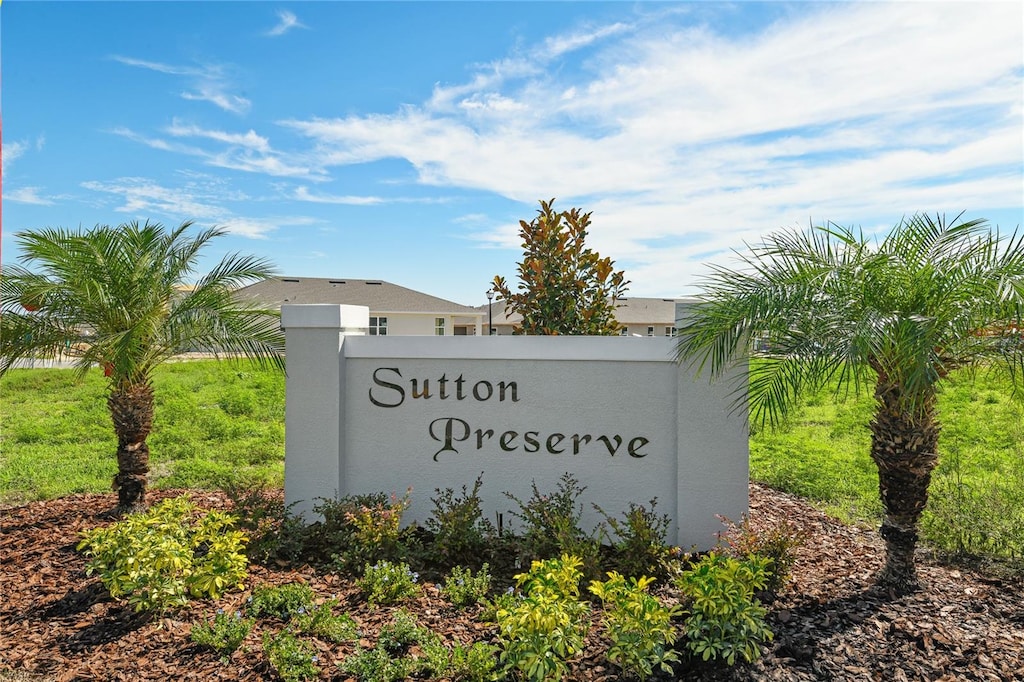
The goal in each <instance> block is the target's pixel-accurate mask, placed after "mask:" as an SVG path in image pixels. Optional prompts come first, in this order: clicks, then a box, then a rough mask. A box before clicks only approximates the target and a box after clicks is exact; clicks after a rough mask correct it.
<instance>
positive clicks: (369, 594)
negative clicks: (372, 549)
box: [356, 561, 420, 605]
mask: <svg viewBox="0 0 1024 682" xmlns="http://www.w3.org/2000/svg"><path fill="white" fill-rule="evenodd" d="M419 578H420V574H419V573H416V572H415V571H413V570H412V569H411V568H409V564H407V563H405V562H399V563H391V562H390V561H378V562H377V563H375V564H372V565H371V564H366V567H365V568H364V569H363V577H362V578H359V579H358V580H357V581H356V585H357V586H358V587H359V589H360V590H362V592H363V594H365V595H366V600H367V601H368V602H370V604H374V605H377V604H383V605H387V604H396V603H398V602H400V601H402V600H403V599H411V598H412V597H415V596H416V595H418V594H419V593H420V585H419V583H418V582H417V581H418V580H419Z"/></svg>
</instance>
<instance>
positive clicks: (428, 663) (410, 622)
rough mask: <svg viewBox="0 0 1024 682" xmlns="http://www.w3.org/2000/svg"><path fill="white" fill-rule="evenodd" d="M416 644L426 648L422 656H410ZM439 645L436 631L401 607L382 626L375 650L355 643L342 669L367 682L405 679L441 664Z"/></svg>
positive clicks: (423, 648)
mask: <svg viewBox="0 0 1024 682" xmlns="http://www.w3.org/2000/svg"><path fill="white" fill-rule="evenodd" d="M413 646H417V647H419V648H420V649H421V650H422V651H423V654H424V656H423V658H422V659H421V658H414V657H412V656H410V655H408V654H409V650H410V649H411V648H412V647H413ZM439 647H440V648H442V649H443V647H442V646H441V641H440V638H439V637H438V636H437V635H436V634H434V633H433V632H431V631H430V630H429V629H427V628H425V627H423V626H421V625H420V624H419V623H418V622H417V621H416V618H415V617H414V616H412V615H411V614H410V613H408V612H407V611H404V610H401V609H399V610H398V611H396V612H395V614H394V616H392V618H391V622H390V623H388V624H387V625H385V626H384V627H382V628H381V629H380V634H379V635H378V637H377V645H376V646H375V647H373V648H372V649H364V648H362V647H360V646H356V650H355V653H353V654H352V655H351V656H349V657H348V658H346V659H345V661H344V662H343V663H342V664H341V671H342V672H344V673H348V674H349V675H353V676H355V677H356V678H357V679H359V680H365V681H366V682H390V681H391V680H403V679H406V678H408V677H410V676H411V675H412V674H413V673H416V672H422V671H425V670H426V671H430V670H432V669H433V667H432V666H435V665H440V661H441V657H440V656H439V655H438V653H437V650H438V648H439ZM427 652H431V653H429V654H428V653H427ZM438 676H440V675H434V677H438Z"/></svg>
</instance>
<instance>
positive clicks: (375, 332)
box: [370, 317, 388, 336]
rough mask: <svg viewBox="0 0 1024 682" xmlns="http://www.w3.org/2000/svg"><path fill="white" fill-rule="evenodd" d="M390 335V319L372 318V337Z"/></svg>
mask: <svg viewBox="0 0 1024 682" xmlns="http://www.w3.org/2000/svg"><path fill="white" fill-rule="evenodd" d="M387 335H388V318H386V317H371V318H370V336H387Z"/></svg>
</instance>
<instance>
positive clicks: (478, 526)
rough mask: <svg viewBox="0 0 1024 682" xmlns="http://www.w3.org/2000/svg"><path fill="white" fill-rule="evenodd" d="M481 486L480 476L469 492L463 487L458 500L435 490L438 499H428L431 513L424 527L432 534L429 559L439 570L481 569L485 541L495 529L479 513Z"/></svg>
mask: <svg viewBox="0 0 1024 682" xmlns="http://www.w3.org/2000/svg"><path fill="white" fill-rule="evenodd" d="M482 485H483V474H480V476H478V477H477V479H476V482H475V483H474V484H473V490H472V492H470V491H468V489H467V488H466V486H462V495H461V496H457V495H456V493H455V491H454V490H452V489H451V488H445V489H444V490H443V491H442V490H441V489H436V490H435V492H436V493H437V497H434V498H431V502H433V503H434V511H433V512H432V513H431V516H430V518H429V519H427V520H426V522H425V524H424V525H425V526H426V528H427V530H429V531H430V532H432V533H433V534H434V541H433V543H432V544H431V553H432V558H433V559H434V560H435V561H437V562H438V563H440V564H441V565H442V566H452V565H455V564H458V565H462V566H465V565H474V566H479V565H480V557H482V556H483V555H484V550H485V549H486V547H487V541H488V540H489V539H490V538H492V537H493V536H494V534H495V531H494V526H493V525H491V523H490V522H489V521H487V520H486V519H484V518H483V512H482V511H481V506H480V494H479V493H480V487H481V486H482Z"/></svg>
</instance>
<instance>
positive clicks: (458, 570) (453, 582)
mask: <svg viewBox="0 0 1024 682" xmlns="http://www.w3.org/2000/svg"><path fill="white" fill-rule="evenodd" d="M489 568H490V567H489V566H488V565H487V564H484V565H483V566H482V567H481V568H480V571H479V572H477V574H476V575H473V571H471V570H469V569H468V568H462V567H461V566H456V567H455V568H453V569H452V572H451V573H450V574H449V575H448V577H447V578H445V580H444V587H442V588H441V594H443V595H444V596H445V598H446V599H448V601H450V602H451V603H452V604H453V605H454V606H455V607H456V608H459V609H461V608H465V607H466V606H472V605H473V604H476V603H477V602H479V601H480V600H482V599H483V598H484V597H486V596H487V592H488V591H489V590H490V589H491V574H490V572H489V571H488V569H489Z"/></svg>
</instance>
